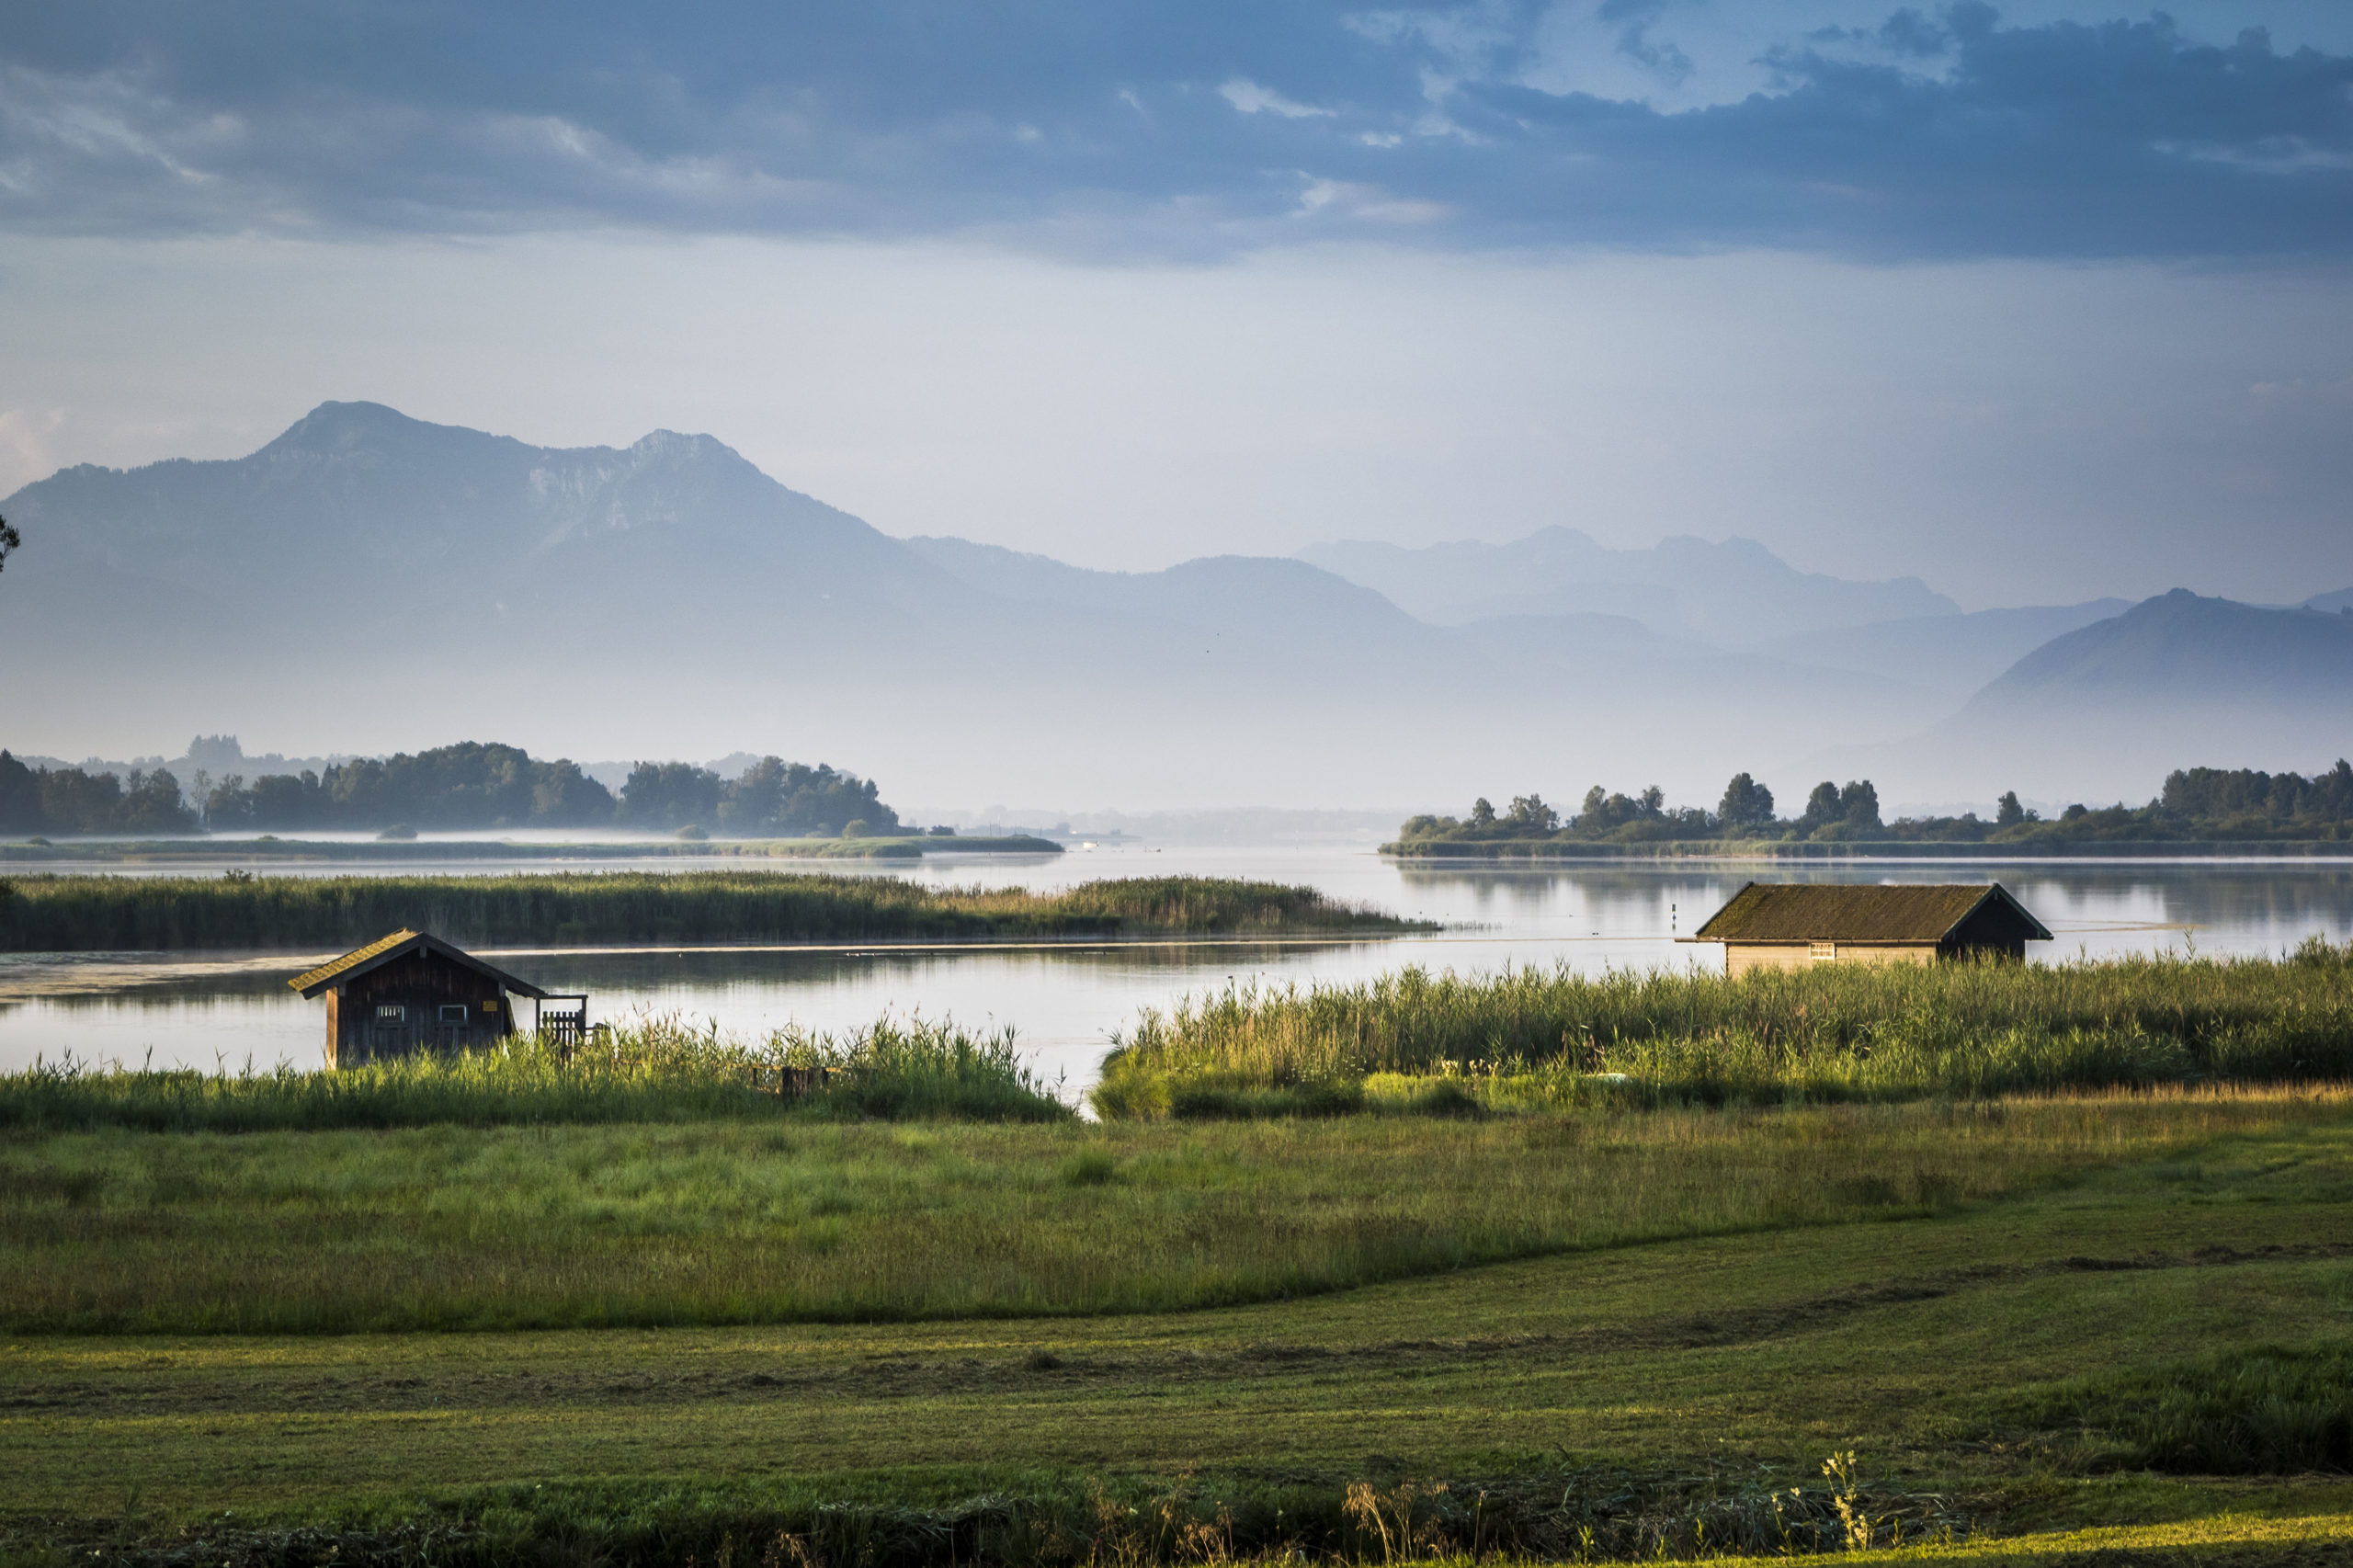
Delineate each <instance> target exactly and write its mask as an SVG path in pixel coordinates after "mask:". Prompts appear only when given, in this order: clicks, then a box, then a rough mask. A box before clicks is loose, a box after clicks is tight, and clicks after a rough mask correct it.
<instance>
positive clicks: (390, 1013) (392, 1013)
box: [376, 1002, 408, 1024]
mask: <svg viewBox="0 0 2353 1568" xmlns="http://www.w3.org/2000/svg"><path fill="white" fill-rule="evenodd" d="M405 1017H408V1009H407V1008H405V1007H404V1006H401V1005H400V1004H399V1003H398V1002H379V1003H377V1004H376V1021H377V1022H378V1023H380V1024H397V1023H399V1022H400V1021H401V1020H402V1019H403V1018H405Z"/></svg>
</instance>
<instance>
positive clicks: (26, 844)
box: [0, 834, 1063, 865]
mask: <svg viewBox="0 0 2353 1568" xmlns="http://www.w3.org/2000/svg"><path fill="white" fill-rule="evenodd" d="M1062 852H1063V846H1061V845H1059V844H1057V843H1055V842H1054V841H1053V840H1052V839H1051V838H1033V837H1031V836H1030V835H1028V834H1014V835H1006V836H1004V837H987V836H983V835H972V836H969V837H968V836H964V835H955V836H943V837H938V838H935V837H932V836H930V835H921V836H917V835H887V836H882V835H877V836H870V837H865V838H715V839H708V840H706V839H689V840H682V841H676V842H670V841H662V840H648V839H640V838H629V839H616V840H613V841H611V842H609V843H590V842H585V841H573V842H560V843H550V842H547V841H545V840H540V839H528V840H522V841H515V840H509V839H500V838H464V839H448V838H439V839H426V840H422V841H419V840H415V839H405V840H404V839H384V838H378V839H372V840H355V839H347V838H279V837H278V836H276V835H271V834H265V835H262V836H261V837H259V838H137V839H127V838H78V839H77V838H67V839H64V840H63V841H62V842H57V843H52V842H51V841H50V840H49V839H47V838H45V837H43V838H33V839H26V840H21V841H19V842H17V843H14V844H0V864H5V863H7V862H11V861H14V862H17V863H20V864H25V865H40V864H41V863H43V862H45V861H56V860H74V861H86V860H119V861H125V862H135V863H153V862H157V861H162V862H166V863H168V862H172V861H181V860H196V861H211V862H213V863H215V864H218V863H219V862H221V861H223V860H227V861H232V862H235V863H239V864H247V865H250V864H253V863H255V862H262V861H270V860H326V861H336V860H355V861H362V860H364V861H370V862H383V861H401V860H424V861H449V860H603V861H627V860H664V859H680V858H684V859H698V860H700V859H712V858H718V859H754V860H761V859H775V860H919V859H922V858H924V857H925V856H926V855H1059V854H1061V853H1062Z"/></svg>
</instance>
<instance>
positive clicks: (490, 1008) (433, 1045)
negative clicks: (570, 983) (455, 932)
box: [287, 929, 588, 1068]
mask: <svg viewBox="0 0 2353 1568" xmlns="http://www.w3.org/2000/svg"><path fill="white" fill-rule="evenodd" d="M287 984H289V985H290V986H292V987H293V988H294V989H295V990H296V991H298V992H301V994H302V995H303V996H304V997H305V998H309V997H313V996H317V995H320V994H324V995H325V997H326V999H327V1065H328V1066H329V1067H330V1068H335V1067H358V1066H361V1065H363V1064H365V1063H367V1062H384V1061H389V1060H392V1059H393V1058H396V1057H402V1056H413V1055H415V1054H416V1053H417V1052H419V1051H465V1050H468V1049H470V1048H477V1047H481V1046H484V1045H488V1044H491V1043H493V1042H494V1041H496V1040H505V1039H506V1037H507V1036H509V1035H511V1034H513V1033H514V1032H515V1001H514V999H515V998H516V997H517V996H528V997H529V998H530V999H531V1001H532V1004H533V1013H534V1017H533V1020H532V1023H533V1028H537V1029H538V1030H539V1031H540V1033H541V1034H543V1035H553V1036H555V1037H557V1043H558V1044H559V1045H560V1046H568V1045H573V1044H577V1043H578V1041H579V1040H580V1038H581V1036H582V1035H583V1034H584V1033H585V1030H586V1028H587V1015H588V998H587V997H586V996H585V995H583V994H576V993H575V994H556V993H553V992H548V991H542V990H540V988H539V987H538V986H536V985H534V984H532V983H530V982H529V981H528V980H521V979H517V977H516V976H514V975H511V974H508V973H507V972H506V971H504V970H501V969H495V968H493V967H492V966H491V965H489V964H486V963H484V962H483V961H482V960H480V959H478V958H475V957H473V956H472V954H470V953H465V952H461V951H460V950H459V949H456V948H454V947H452V946H450V945H449V943H447V942H445V941H443V940H442V939H441V938H440V937H434V936H429V935H427V934H426V933H425V932H422V931H410V930H405V929H404V930H399V931H395V932H393V933H392V935H391V936H389V937H381V938H379V939H378V940H376V941H373V942H370V943H369V944H368V945H367V946H366V947H364V948H358V949H354V950H353V951H351V952H347V953H346V954H344V955H343V957H341V958H339V959H336V960H334V961H333V962H332V963H324V964H321V965H320V966H319V967H318V968H316V969H314V970H312V971H310V972H309V973H307V974H298V975H296V976H295V977H294V978H293V979H292V980H290V981H288V982H287ZM548 1002H570V1003H574V1004H575V1005H576V1006H574V1007H570V1008H559V1009H554V1010H548V1009H545V1008H544V1006H543V1005H544V1004H545V1003H548Z"/></svg>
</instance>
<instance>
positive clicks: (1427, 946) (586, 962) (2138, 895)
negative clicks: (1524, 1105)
mask: <svg viewBox="0 0 2353 1568" xmlns="http://www.w3.org/2000/svg"><path fill="white" fill-rule="evenodd" d="M658 864H659V866H660V868H661V869H692V867H693V864H694V863H690V862H681V861H676V860H671V861H664V862H660V863H658ZM711 864H713V865H716V866H723V867H727V868H731V869H743V865H744V863H743V862H742V861H740V860H736V861H724V862H712V863H711ZM322 869H323V870H333V871H335V872H337V873H344V874H348V873H349V872H351V871H353V870H354V869H355V868H351V867H336V868H322ZM400 869H402V870H404V871H424V870H428V869H429V870H437V871H439V870H446V871H456V872H461V873H477V874H479V873H489V872H494V871H497V870H502V869H516V868H508V867H498V866H485V865H483V864H480V863H471V864H465V865H452V866H447V867H431V868H428V867H424V866H417V865H409V866H404V867H402V868H400ZM530 869H552V868H548V867H544V866H535V867H532V868H530ZM633 869H635V868H633ZM824 869H825V870H826V871H827V872H828V873H836V872H838V873H839V874H843V875H852V876H858V875H888V876H901V877H905V878H907V879H908V880H910V881H919V882H924V883H927V884H936V885H972V884H975V883H981V884H986V885H990V886H1003V885H1006V884H1018V885H1022V886H1027V887H1033V888H1055V887H1064V886H1068V885H1069V884H1071V883H1073V882H1077V881H1089V880H1092V879H1095V878H1097V877H1114V876H1158V875H1174V874H1177V873H1185V874H1192V875H1202V876H1242V877H1255V878H1262V879H1267V880H1272V881H1285V882H1306V883H1312V884H1313V885H1314V886H1316V887H1318V888H1321V889H1323V890H1324V892H1327V893H1329V894H1332V895H1334V896H1336V897H1338V898H1342V899H1347V900H1351V901H1356V902H1359V903H1371V904H1376V905H1379V906H1380V907H1381V908H1384V909H1389V910H1392V911H1395V912H1397V913H1399V914H1402V915H1417V916H1420V917H1423V918H1426V919H1431V920H1437V921H1439V922H1442V923H1443V924H1444V926H1445V927H1446V929H1444V930H1443V931H1441V932H1440V933H1438V934H1437V935H1435V936H1430V937H1407V938H1403V939H1399V940H1394V941H1382V942H1364V943H1347V944H1337V945H1335V944H1330V943H1297V944H1282V945H1268V944H1263V943H1257V944H1226V943H1169V944H1154V945H1148V946H1125V947H1099V948H1056V949H1036V948H1003V947H992V948H983V949H937V948H932V949H912V948H892V947H887V946H884V947H876V946H868V947H855V948H830V949H805V948H804V949H785V950H776V951H757V950H744V949H730V950H722V951H709V950H704V951H688V952H678V951H674V950H666V949H665V950H642V951H630V952H615V951H599V950H579V949H574V950H558V949H529V950H526V949H495V950H494V949H483V951H484V952H485V954H492V953H494V952H495V954H496V955H499V956H497V957H496V961H498V962H499V963H500V964H501V965H502V967H505V968H507V969H509V970H512V971H515V972H517V973H519V974H522V975H524V976H526V977H528V978H529V979H531V980H533V981H536V982H538V983H540V984H541V985H543V986H545V987H547V988H548V989H550V990H552V991H584V990H585V991H587V992H588V993H590V994H591V1002H590V1006H591V1011H592V1015H593V1016H594V1017H601V1018H608V1019H622V1018H626V1017H631V1016H632V1015H636V1014H641V1013H646V1014H677V1015H682V1016H684V1017H688V1018H691V1019H693V1020H696V1021H697V1022H701V1021H704V1020H710V1019H716V1020H717V1021H718V1023H719V1026H720V1027H721V1028H722V1029H724V1030H729V1031H733V1032H739V1033H743V1034H749V1035H760V1034H765V1033H767V1031H769V1030H771V1029H775V1028H782V1027H783V1026H785V1025H787V1024H798V1025H801V1026H803V1027H809V1028H850V1027H854V1026H857V1025H859V1024H863V1023H868V1022H870V1021H872V1020H873V1019H874V1018H875V1017H877V1016H878V1015H879V1014H881V1013H883V1012H886V1011H896V1012H900V1013H918V1012H919V1013H922V1014H924V1015H925V1016H926V1017H943V1016H946V1017H954V1018H956V1019H958V1020H959V1021H961V1022H964V1023H968V1024H973V1025H981V1026H990V1027H994V1026H1006V1025H1009V1026H1011V1027H1012V1028H1014V1029H1015V1030H1016V1031H1017V1036H1018V1038H1019V1040H1021V1042H1022V1043H1023V1045H1024V1046H1025V1047H1027V1048H1028V1050H1029V1051H1031V1052H1032V1053H1033V1055H1034V1057H1035V1059H1036V1060H1037V1062H1038V1063H1039V1064H1040V1066H1041V1067H1042V1068H1043V1069H1044V1070H1045V1072H1046V1074H1047V1075H1048V1076H1049V1077H1050V1078H1051V1077H1053V1076H1056V1075H1058V1074H1059V1075H1060V1076H1062V1077H1063V1080H1064V1081H1065V1083H1066V1085H1068V1087H1069V1088H1070V1089H1071V1090H1072V1091H1073V1092H1075V1091H1076V1090H1077V1089H1079V1088H1082V1087H1084V1086H1085V1085H1087V1084H1089V1083H1091V1082H1092V1081H1093V1079H1094V1076H1095V1070H1096V1064H1097V1062H1098V1061H1099V1060H1100V1059H1101V1057H1102V1054H1103V1051H1105V1049H1106V1048H1107V1047H1108V1044H1109V1042H1110V1037H1111V1035H1112V1034H1113V1032H1114V1031H1116V1030H1120V1029H1123V1028H1127V1027H1128V1026H1129V1025H1131V1023H1132V1021H1133V1020H1134V1018H1135V1017H1136V1015H1137V1013H1138V1012H1139V1010H1141V1009H1143V1008H1147V1007H1160V1008H1165V1007H1166V1006H1169V1005H1170V1004H1171V1003H1173V1002H1175V1001H1176V999H1178V998H1179V997H1181V996H1183V995H1185V994H1188V993H1191V994H1199V993H1202V992H1205V991H1211V990H1217V989H1222V987H1223V986H1224V985H1225V984H1226V983H1228V982H1229V981H1233V982H1236V983H1266V984H1275V985H1288V984H1294V983H1295V984H1301V985H1305V984H1309V983H1315V982H1319V981H1321V982H1331V981H1342V982H1346V981H1357V980H1363V979H1369V978H1370V977H1372V976H1374V975H1378V974H1382V973H1386V972H1389V971H1394V970H1397V969H1400V968H1403V967H1404V966H1405V965H1407V964H1421V965H1425V966H1427V967H1428V968H1431V969H1452V970H1456V971H1461V972H1466V973H1468V972H1473V971H1493V970H1496V969H1500V968H1503V967H1505V966H1506V965H1514V964H1518V965H1542V966H1551V965H1553V964H1562V963H1565V964H1568V965H1570V966H1572V967H1574V968H1575V969H1577V970H1580V971H1588V972H1591V971H1599V970H1601V969H1603V968H1605V967H1609V966H1616V967H1620V968H1654V967H1659V966H1677V967H1680V966H1682V965H1685V964H1690V963H1708V964H1717V963H1721V961H1722V958H1721V954H1722V949H1716V948H1707V947H1692V946H1680V947H1679V946H1677V945H1676V943H1675V940H1674V938H1675V937H1676V935H1677V934H1678V933H1688V931H1690V929H1691V928H1692V927H1693V926H1696V925H1697V924H1699V922H1700V921H1701V920H1704V919H1705V918H1706V917H1707V916H1708V915H1709V914H1711V912H1713V911H1714V910H1715V909H1716V908H1717V907H1718V906H1719V905H1720V904H1722V903H1723V901H1724V900H1725V899H1727V898H1729V897H1730V896H1731V895H1732V894H1733V892H1735V891H1737V890H1738V889H1739V887H1740V885H1741V884H1742V883H1743V882H1744V881H1749V880H1750V879H1752V878H1756V879H1768V878H1769V879H1775V880H1789V879H1803V880H1812V881H1865V882H1878V881H1979V880H1983V879H1984V878H1987V877H1993V878H1997V879H1999V880H2000V881H2003V882H2004V883H2005V884H2006V885H2007V886H2008V887H2009V889H2010V891H2011V892H2015V893H2017V894H2018V896H2019V898H2020V899H2021V900H2023V901H2024V903H2026V905H2027V907H2028V908H2029V909H2031V910H2033V911H2034V912H2035V914H2036V915H2039V916H2040V917H2041V919H2042V922H2043V924H2044V925H2046V926H2050V927H2051V929H2052V932H2053V933H2055V934H2056V935H2057V937H2058V940H2057V941H2055V942H2052V943H2051V944H2049V945H2048V946H2047V947H2038V948H2036V949H2029V951H2030V953H2031V954H2032V955H2033V956H2035V957H2037V958H2040V959H2042V960H2046V961H2047V960H2063V959H2069V958H2074V957H2075V956H2077V955H2078V954H2089V955H2094V956H2097V955H2100V954H2109V953H2122V952H2158V951H2167V950H2170V951H2175V952H2179V951H2183V950H2185V949H2191V948H2194V949H2195V950H2197V951H2200V952H2210V953H2277V952H2279V950H2281V949H2284V948H2288V947H2292V946H2293V945H2294V944H2295V943H2297V942H2298V941H2301V940H2302V938H2304V937H2307V936H2310V935H2312V934H2313V933H2315V932H2320V933H2324V934H2325V935H2326V936H2328V937H2330V938H2331V939H2332V940H2335V941H2340V942H2341V941H2344V940H2346V939H2347V937H2348V936H2353V863H2348V862H2342V861H2340V862H2333V863H2323V864H2315V863H2312V862H2255V861H2234V862H2220V863H2218V862H2212V861H2203V862H2194V863H2182V862H2175V863H2162V862H2152V863H2141V864H2123V865H2120V864H2118V863H2116V862H2113V861H2108V862H2061V861H2040V862H2032V863H2025V864H2018V865H2006V866H1997V865H1995V864H1993V863H1990V862H1985V861H1972V862H1968V863H1966V864H1959V865H1954V864H1947V865H1934V864H1927V865H1924V864H1921V863H1918V862H1906V863H1902V864H1889V863H1881V864H1878V865H1870V866H1848V867H1839V868H1820V869H1804V870H1795V869H1789V868H1785V867H1777V866H1768V865H1761V864H1758V865H1733V864H1725V865H1711V866H1703V867H1657V866H1606V867H1605V866H1590V867H1547V868H1541V869H1477V870H1469V869H1427V868H1421V867H1408V866H1400V865H1397V864H1394V863H1392V862H1387V861H1383V860H1381V858H1379V857H1378V856H1376V855H1374V854H1372V853H1371V852H1370V848H1361V849H1358V848H1266V849H1233V848H1218V849H1175V848H1172V849H1166V850H1159V851H1155V850H1153V849H1150V848H1148V847H1147V848H1134V847H1125V848H1105V849H1100V850H1096V851H1092V852H1076V853H1073V854H1069V855H1064V856H1060V857H1054V858H1041V859H1039V860H1035V861H1020V862H1013V861H1007V860H1005V859H1001V858H992V859H990V860H989V861H987V862H985V863H981V864H975V863H974V862H973V861H972V860H969V859H967V860H962V861H958V860H954V859H945V860H926V861H923V862H919V863H917V864H915V865H913V866H907V867H904V868H889V869H873V870H869V869H858V868H852V869H843V868H841V867H839V866H838V865H833V866H827V867H825V868H824ZM329 956H332V955H329V954H324V953H295V954H274V955H268V956H266V957H255V956H252V955H243V954H241V955H235V956H205V955H194V954H165V955H155V954H105V955H90V954H75V955H68V956H43V955H38V954H35V955H13V956H8V955H0V1069H15V1068H19V1067H23V1066H25V1065H27V1064H28V1063H30V1062H33V1061H34V1060H35V1059H36V1058H37V1057H46V1058H48V1059H50V1060H55V1059H57V1058H59V1057H60V1056H63V1055H66V1054H68V1053H70V1054H71V1055H72V1056H74V1057H75V1058H77V1059H84V1060H88V1059H94V1058H95V1059H108V1058H120V1059H123V1060H125V1061H129V1062H140V1061H142V1060H146V1059H148V1058H149V1056H150V1053H151V1052H152V1057H153V1061H154V1062H155V1063H156V1064H157V1065H159V1066H160V1065H165V1064H171V1065H184V1066H196V1067H205V1068H210V1067H212V1066H214V1065H215V1064H216V1063H227V1064H229V1065H231V1066H239V1065H243V1064H244V1063H245V1062H248V1061H250V1062H252V1063H253V1064H254V1065H255V1066H256V1067H270V1066H275V1065H276V1064H278V1062H289V1063H291V1064H293V1065H295V1066H297V1067H315V1066H317V1065H318V1064H319V1062H320V1046H321V1040H322V1037H323V1035H324V1028H325V1025H324V1012H323V1009H322V1007H321V1005H320V1004H318V1003H315V1002H304V1001H302V1000H301V998H300V997H297V996H296V995H294V994H293V993H292V992H290V991H289V990H288V989H287V988H286V980H287V978H288V977H289V976H290V975H293V974H295V973H298V972H300V971H301V970H303V969H305V968H307V967H309V966H310V965H311V964H312V963H314V962H316V961H318V960H320V959H322V958H324V957H329ZM527 1016H528V1015H527Z"/></svg>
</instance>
